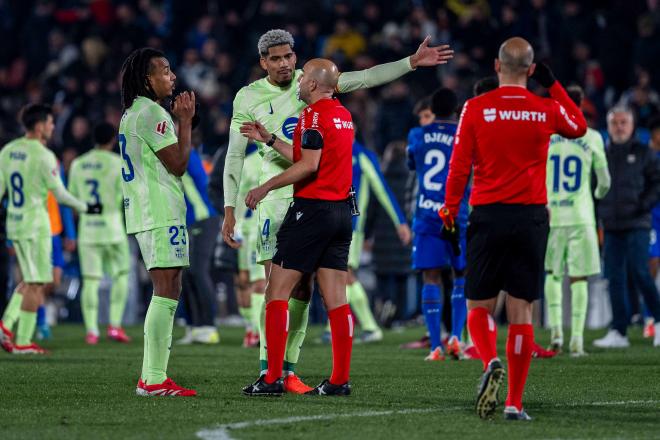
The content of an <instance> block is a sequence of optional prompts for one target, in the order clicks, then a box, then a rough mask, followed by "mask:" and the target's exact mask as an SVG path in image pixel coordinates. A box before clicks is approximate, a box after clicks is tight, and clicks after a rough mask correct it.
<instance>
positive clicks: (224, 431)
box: [197, 406, 465, 440]
mask: <svg viewBox="0 0 660 440" xmlns="http://www.w3.org/2000/svg"><path fill="white" fill-rule="evenodd" d="M439 410H440V409H439V408H408V409H401V410H387V411H364V412H359V413H339V414H319V415H315V416H294V417H284V418H281V419H259V420H248V421H245V422H236V423H227V424H225V425H220V426H217V427H215V428H209V429H202V430H201V431H198V432H197V437H199V438H201V439H203V440H232V439H233V437H232V436H231V435H230V434H229V432H228V431H230V430H234V429H244V428H249V427H252V426H270V425H288V424H291V423H300V422H310V421H316V420H334V419H340V418H352V417H382V416H390V415H396V414H424V413H430V412H435V411H439ZM460 410H465V407H464V406H460V407H458V406H457V407H454V408H444V409H443V411H460Z"/></svg>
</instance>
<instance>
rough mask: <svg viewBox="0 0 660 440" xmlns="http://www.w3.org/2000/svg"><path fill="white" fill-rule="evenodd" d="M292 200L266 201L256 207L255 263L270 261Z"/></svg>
mask: <svg viewBox="0 0 660 440" xmlns="http://www.w3.org/2000/svg"><path fill="white" fill-rule="evenodd" d="M292 201H293V198H287V199H277V200H266V201H264V202H261V203H259V205H257V223H258V227H259V229H258V230H257V232H258V234H259V235H258V238H257V263H260V264H263V262H264V261H267V260H272V259H273V255H275V246H276V245H277V233H278V232H279V230H280V226H282V222H283V221H284V216H286V212H287V210H288V209H289V205H291V202H292Z"/></svg>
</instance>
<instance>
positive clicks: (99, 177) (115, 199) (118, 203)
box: [69, 149, 126, 244]
mask: <svg viewBox="0 0 660 440" xmlns="http://www.w3.org/2000/svg"><path fill="white" fill-rule="evenodd" d="M121 168H122V160H121V157H119V155H118V154H116V153H113V152H111V151H105V150H99V149H94V150H91V151H89V152H88V153H85V154H83V155H82V156H80V157H78V158H77V159H76V160H74V161H73V163H72V164H71V170H70V171H69V191H70V192H71V194H73V195H74V196H76V197H77V198H78V199H80V200H84V201H86V202H87V203H90V204H94V203H101V204H102V205H103V213H102V214H100V215H89V214H80V220H79V222H78V240H79V241H80V242H81V243H90V244H91V243H93V244H110V243H119V242H122V241H124V240H126V228H125V226H124V218H123V217H124V216H123V210H124V209H123V196H122V190H121V182H122V176H121Z"/></svg>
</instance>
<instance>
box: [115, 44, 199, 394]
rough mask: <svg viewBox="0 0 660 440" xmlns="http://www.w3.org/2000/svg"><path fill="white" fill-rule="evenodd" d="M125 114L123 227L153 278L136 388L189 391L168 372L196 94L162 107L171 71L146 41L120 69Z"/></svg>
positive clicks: (184, 249)
mask: <svg viewBox="0 0 660 440" xmlns="http://www.w3.org/2000/svg"><path fill="white" fill-rule="evenodd" d="M121 79H122V86H121V97H122V104H123V107H124V115H123V116H122V118H121V123H120V124H119V147H120V149H121V157H122V159H123V166H122V189H123V193H124V214H125V219H126V232H127V233H129V234H135V238H136V239H137V242H138V244H139V246H140V252H141V253H142V258H143V259H144V264H145V266H146V267H147V270H148V271H149V275H150V277H151V281H152V283H153V286H154V293H153V297H152V298H151V303H150V304H149V308H148V310H147V316H146V318H145V320H144V358H143V361H142V374H141V376H140V379H139V381H138V385H137V389H136V393H137V394H138V395H140V396H194V395H196V394H197V393H196V392H195V391H194V390H189V389H186V388H182V387H180V386H178V385H177V384H175V383H174V381H173V380H171V379H169V378H168V377H167V374H166V370H167V361H168V359H169V357H170V347H171V345H172V325H173V321H174V312H175V311H176V308H177V304H178V300H179V296H180V295H181V274H182V270H183V268H184V267H186V266H188V239H187V231H186V204H185V201H184V197H183V184H182V181H181V176H183V174H184V173H185V172H186V168H187V166H188V158H189V156H190V150H191V131H192V119H193V116H194V115H195V95H194V94H193V93H192V92H191V93H188V92H183V93H181V94H179V95H178V96H177V97H176V98H175V99H174V101H173V104H172V108H171V110H172V114H173V115H174V117H175V118H176V119H177V122H178V131H179V132H178V136H177V133H175V127H174V122H173V121H172V117H171V116H170V114H169V113H168V112H167V111H166V110H165V109H164V108H163V107H162V104H163V103H164V102H165V100H166V99H167V98H169V97H171V96H172V92H173V90H174V81H175V80H176V75H174V73H173V72H172V71H171V70H170V63H169V62H168V61H167V58H165V55H164V54H163V53H162V52H160V51H157V50H155V49H151V48H142V49H138V50H136V51H134V52H133V53H131V54H130V55H129V56H128V58H127V59H126V61H125V62H124V65H123V66H122V72H121Z"/></svg>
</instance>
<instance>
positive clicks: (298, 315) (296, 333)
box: [284, 298, 309, 372]
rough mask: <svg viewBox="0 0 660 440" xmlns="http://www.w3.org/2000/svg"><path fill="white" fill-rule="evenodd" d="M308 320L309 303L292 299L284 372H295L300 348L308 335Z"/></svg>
mask: <svg viewBox="0 0 660 440" xmlns="http://www.w3.org/2000/svg"><path fill="white" fill-rule="evenodd" d="M308 320H309V303H308V302H305V301H300V300H297V299H295V298H291V299H290V300H289V338H288V339H287V341H286V353H285V356H284V371H288V372H294V371H295V368H296V364H297V363H298V358H299V357H300V348H301V347H302V345H303V342H304V341H305V336H306V335H307V321H308Z"/></svg>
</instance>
